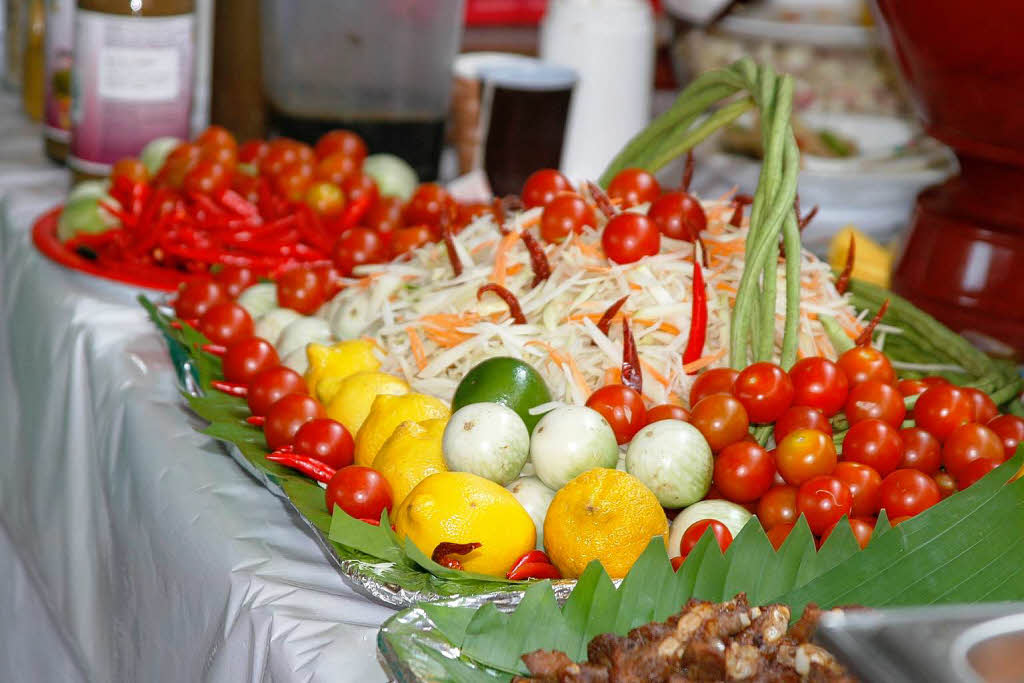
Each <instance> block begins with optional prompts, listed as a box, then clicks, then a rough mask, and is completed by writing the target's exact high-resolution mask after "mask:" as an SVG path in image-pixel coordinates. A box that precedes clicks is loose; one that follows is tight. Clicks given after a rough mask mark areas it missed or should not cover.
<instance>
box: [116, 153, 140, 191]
mask: <svg viewBox="0 0 1024 683" xmlns="http://www.w3.org/2000/svg"><path fill="white" fill-rule="evenodd" d="M118 179H123V181H124V182H128V183H130V184H132V185H135V184H138V183H145V182H147V181H148V180H149V169H147V168H146V165H145V164H144V163H142V162H141V161H139V160H138V159H136V158H135V157H125V158H124V159H121V160H120V161H118V162H117V163H116V164H114V166H113V168H111V169H110V182H111V184H113V185H116V184H117V181H118Z"/></svg>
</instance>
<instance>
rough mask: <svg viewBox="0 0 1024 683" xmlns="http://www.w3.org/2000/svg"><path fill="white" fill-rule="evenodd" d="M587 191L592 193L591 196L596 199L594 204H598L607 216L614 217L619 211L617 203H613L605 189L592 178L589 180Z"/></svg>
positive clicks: (599, 208)
mask: <svg viewBox="0 0 1024 683" xmlns="http://www.w3.org/2000/svg"><path fill="white" fill-rule="evenodd" d="M587 192H589V193H590V196H591V197H592V198H593V199H594V204H596V205H597V208H598V210H600V211H601V213H603V214H604V217H605V218H609V219H610V218H613V217H614V216H615V215H616V214H617V213H618V212H619V210H618V209H617V208H615V204H613V203H612V200H611V199H610V198H609V197H608V195H607V194H605V191H604V190H602V189H601V188H600V187H598V186H597V184H596V183H594V182H593V181H591V180H588V181H587Z"/></svg>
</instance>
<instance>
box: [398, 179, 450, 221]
mask: <svg viewBox="0 0 1024 683" xmlns="http://www.w3.org/2000/svg"><path fill="white" fill-rule="evenodd" d="M454 208H455V200H454V199H452V196H451V195H450V194H448V191H447V190H445V189H444V188H443V187H441V186H440V185H438V184H437V183H423V184H422V185H420V186H419V187H417V188H416V191H415V192H413V193H412V197H410V198H409V201H408V203H407V204H406V205H405V211H404V212H403V218H404V220H405V223H406V224H407V225H416V224H417V223H424V224H426V225H440V224H441V216H442V215H445V214H447V215H451V213H452V210H453V209H454Z"/></svg>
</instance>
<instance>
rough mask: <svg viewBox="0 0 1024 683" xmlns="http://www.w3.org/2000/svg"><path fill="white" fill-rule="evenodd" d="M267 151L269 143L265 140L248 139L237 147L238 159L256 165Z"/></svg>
mask: <svg viewBox="0 0 1024 683" xmlns="http://www.w3.org/2000/svg"><path fill="white" fill-rule="evenodd" d="M269 151H270V145H269V144H267V142H266V141H265V140H249V141H247V142H243V143H242V144H241V146H240V147H239V148H238V161H239V162H241V163H243V164H253V165H255V166H257V167H258V166H259V165H260V162H261V161H263V157H265V156H267V152H269Z"/></svg>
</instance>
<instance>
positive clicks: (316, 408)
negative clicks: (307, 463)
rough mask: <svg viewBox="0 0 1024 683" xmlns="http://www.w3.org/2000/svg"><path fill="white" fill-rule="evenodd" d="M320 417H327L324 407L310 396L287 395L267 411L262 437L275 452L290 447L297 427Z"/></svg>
mask: <svg viewBox="0 0 1024 683" xmlns="http://www.w3.org/2000/svg"><path fill="white" fill-rule="evenodd" d="M322 417H327V414H326V413H325V412H324V407H323V406H322V405H320V403H319V402H318V401H317V400H316V399H314V398H313V397H312V396H309V395H307V394H288V395H287V396H282V397H281V398H279V399H278V400H277V401H276V402H275V403H274V405H272V406H270V410H268V411H267V419H266V422H264V423H263V436H265V437H267V445H268V446H270V448H271V449H273V450H277V449H278V448H282V447H284V446H289V445H291V443H292V439H294V438H295V433H296V432H297V431H299V427H301V426H302V425H304V424H306V423H307V422H309V421H310V420H315V419H317V418H322Z"/></svg>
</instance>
